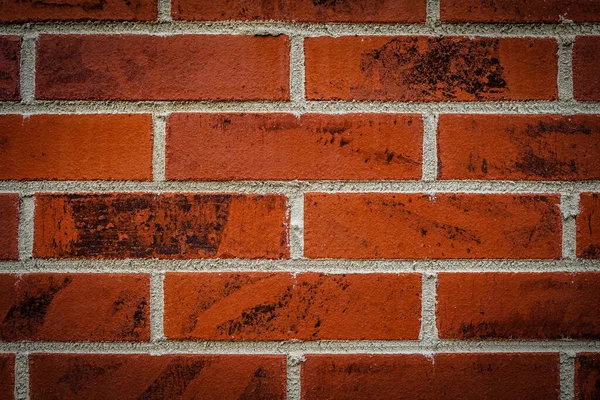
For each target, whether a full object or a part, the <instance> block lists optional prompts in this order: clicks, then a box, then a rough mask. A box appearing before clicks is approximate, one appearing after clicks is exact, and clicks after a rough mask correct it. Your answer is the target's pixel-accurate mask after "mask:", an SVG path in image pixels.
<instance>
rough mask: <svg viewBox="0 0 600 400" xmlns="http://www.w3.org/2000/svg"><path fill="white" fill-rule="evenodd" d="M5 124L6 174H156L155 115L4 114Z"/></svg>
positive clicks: (0, 138) (0, 164)
mask: <svg viewBox="0 0 600 400" xmlns="http://www.w3.org/2000/svg"><path fill="white" fill-rule="evenodd" d="M0 125H1V126H2V127H3V129H2V131H0V143H2V145H1V146H2V149H3V151H0V179H16V180H28V179H29V180H31V179H33V180H41V179H45V180H89V179H104V180H150V179H152V116H150V115H145V114H115V115H101V114H98V115H97V114H93V115H31V116H27V117H23V116H21V115H0Z"/></svg>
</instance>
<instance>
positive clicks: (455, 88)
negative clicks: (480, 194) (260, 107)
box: [305, 36, 557, 101]
mask: <svg viewBox="0 0 600 400" xmlns="http://www.w3.org/2000/svg"><path fill="white" fill-rule="evenodd" d="M305 57H306V95H307V97H308V99H310V100H393V101H487V100H553V99H556V98H557V44H556V41H555V40H554V39H540V38H503V39H497V38H475V39H468V38H466V37H443V38H438V37H426V36H418V37H414V36H413V37H411V36H406V37H402V36H399V37H386V36H363V37H357V36H346V37H339V38H333V37H317V38H308V39H306V40H305Z"/></svg>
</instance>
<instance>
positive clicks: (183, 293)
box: [165, 273, 421, 340]
mask: <svg viewBox="0 0 600 400" xmlns="http://www.w3.org/2000/svg"><path fill="white" fill-rule="evenodd" d="M420 325H421V277H420V275H418V274H402V275H398V274H353V275H323V274H318V273H304V274H298V275H296V276H293V275H292V274H289V273H196V274H193V273H171V274H167V277H166V279H165V335H166V336H167V337H168V338H170V339H200V340H289V339H300V340H335V339H347V340H352V339H371V340H385V339H388V340H392V339H418V337H419V330H420Z"/></svg>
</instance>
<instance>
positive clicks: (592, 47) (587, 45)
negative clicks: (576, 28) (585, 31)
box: [573, 5, 600, 101]
mask: <svg viewBox="0 0 600 400" xmlns="http://www.w3.org/2000/svg"><path fill="white" fill-rule="evenodd" d="M599 6H600V5H599ZM598 59H600V36H578V37H577V38H576V39H575V44H574V45H573V94H574V96H575V99H576V100H579V101H600V63H599V62H598Z"/></svg>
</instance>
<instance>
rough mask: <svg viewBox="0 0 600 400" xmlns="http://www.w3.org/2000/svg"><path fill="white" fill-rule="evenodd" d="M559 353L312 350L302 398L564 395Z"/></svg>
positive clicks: (453, 399) (537, 399) (436, 399)
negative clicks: (336, 352)
mask: <svg viewBox="0 0 600 400" xmlns="http://www.w3.org/2000/svg"><path fill="white" fill-rule="evenodd" d="M559 391H560V390H559V357H558V354H551V353H546V354H536V353H512V354H511V353H504V354H501V353H495V354H494V353H492V354H485V353H459V354H452V353H447V354H434V355H433V356H430V357H428V356H425V355H420V354H331V355H330V354H322V355H307V356H306V362H305V363H303V364H302V400H317V399H319V400H320V399H348V400H359V399H370V400H388V399H395V400H459V399H461V400H463V399H487V400H551V399H555V400H558V399H559Z"/></svg>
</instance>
